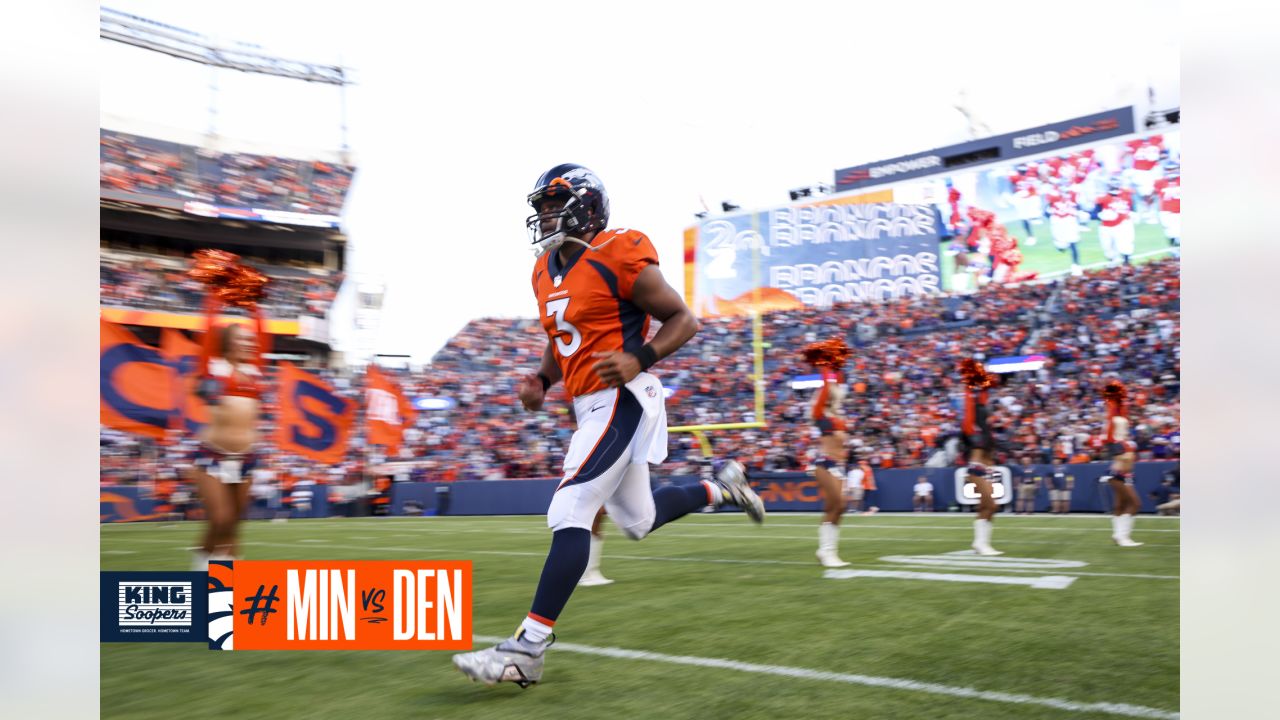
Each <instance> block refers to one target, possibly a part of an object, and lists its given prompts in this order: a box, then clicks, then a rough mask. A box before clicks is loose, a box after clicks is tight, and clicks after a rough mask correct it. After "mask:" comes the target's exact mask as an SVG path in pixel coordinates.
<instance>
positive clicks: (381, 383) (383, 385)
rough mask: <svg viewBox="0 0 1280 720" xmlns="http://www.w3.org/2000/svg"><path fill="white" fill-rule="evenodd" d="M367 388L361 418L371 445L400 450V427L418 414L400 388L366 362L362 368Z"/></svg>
mask: <svg viewBox="0 0 1280 720" xmlns="http://www.w3.org/2000/svg"><path fill="white" fill-rule="evenodd" d="M365 378H366V380H367V382H368V388H367V389H366V390H365V403H366V405H365V419H366V422H367V423H368V429H369V443H370V444H371V445H385V446H386V447H387V450H388V452H389V453H390V454H392V455H394V454H396V453H398V452H399V451H400V442H401V441H402V440H403V439H404V429H405V428H406V427H408V426H409V425H412V424H413V421H414V419H415V418H417V416H418V413H417V412H416V411H415V410H414V409H413V405H412V404H411V403H410V402H409V399H408V398H407V397H405V394H404V391H403V390H401V389H400V386H399V385H397V384H396V382H395V381H394V380H392V379H391V378H389V377H387V376H386V375H383V374H382V372H381V371H380V370H378V366H376V365H370V366H369V367H368V369H367V370H366V371H365Z"/></svg>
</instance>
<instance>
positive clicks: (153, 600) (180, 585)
mask: <svg viewBox="0 0 1280 720" xmlns="http://www.w3.org/2000/svg"><path fill="white" fill-rule="evenodd" d="M119 597H120V604H119V606H118V607H119V621H120V627H122V628H125V627H152V626H166V627H182V628H189V627H191V623H192V620H193V617H192V612H193V608H192V605H191V602H192V600H191V583H189V582H136V581H127V580H122V581H120V583H119Z"/></svg>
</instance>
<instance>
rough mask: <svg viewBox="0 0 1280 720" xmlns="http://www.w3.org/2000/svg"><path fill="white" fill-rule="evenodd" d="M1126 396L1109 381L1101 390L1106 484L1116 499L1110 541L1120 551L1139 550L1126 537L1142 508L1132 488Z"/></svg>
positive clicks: (1133, 451) (1131, 444)
mask: <svg viewBox="0 0 1280 720" xmlns="http://www.w3.org/2000/svg"><path fill="white" fill-rule="evenodd" d="M1128 396H1129V393H1128V390H1126V389H1125V386H1124V383H1122V382H1120V381H1119V380H1112V381H1111V382H1108V383H1107V384H1106V385H1105V386H1103V388H1102V398H1103V399H1104V400H1105V401H1106V403H1107V439H1106V448H1107V454H1108V455H1110V456H1111V474H1110V475H1109V476H1108V477H1107V484H1108V485H1110V486H1111V492H1112V494H1113V495H1114V496H1115V503H1114V504H1115V510H1114V514H1113V515H1112V516H1111V541H1112V542H1114V543H1115V544H1116V545H1119V546H1120V547H1138V546H1139V545H1141V544H1142V543H1140V542H1135V541H1134V540H1133V538H1131V537H1129V535H1130V533H1132V532H1133V516H1134V515H1135V514H1136V513H1137V512H1138V510H1139V508H1141V506H1142V505H1141V502H1140V501H1139V500H1138V491H1137V490H1135V489H1134V487H1133V461H1134V459H1135V457H1136V454H1137V446H1136V445H1135V444H1134V442H1133V441H1132V440H1130V439H1129V418H1127V417H1125V411H1126V408H1125V402H1126V400H1127V399H1128Z"/></svg>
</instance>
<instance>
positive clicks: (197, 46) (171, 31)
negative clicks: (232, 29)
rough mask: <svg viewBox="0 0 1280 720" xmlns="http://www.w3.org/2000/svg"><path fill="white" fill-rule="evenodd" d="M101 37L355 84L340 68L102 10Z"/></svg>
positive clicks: (204, 60)
mask: <svg viewBox="0 0 1280 720" xmlns="http://www.w3.org/2000/svg"><path fill="white" fill-rule="evenodd" d="M99 35H101V36H102V37H103V38H105V39H107V40H114V41H116V42H121V43H125V44H126V45H133V46H135V47H140V48H143V49H145V50H153V51H155V52H160V53H164V54H166V55H171V56H173V57H176V58H181V59H183V60H190V61H192V62H197V63H201V64H203V65H211V66H214V67H222V68H229V69H231V70H240V71H243V72H251V73H260V74H263V75H274V76H276V77H282V78H289V79H293V80H304V81H306V82H314V83H323V84H326V85H337V86H346V85H350V84H351V80H350V79H349V78H348V77H347V70H346V69H345V68H343V67H341V66H339V65H324V64H319V63H310V62H303V61H299V60H289V59H286V58H281V57H275V56H272V55H267V54H266V53H262V52H257V51H255V50H253V49H249V48H247V47H227V46H222V45H219V44H218V43H215V42H214V41H213V40H212V39H210V38H208V37H206V36H204V35H201V34H200V33H197V32H192V31H190V30H184V29H182V28H179V27H174V26H173V25H166V24H165V23H161V22H156V21H155V20H148V19H147V18H143V17H139V16H137V15H130V14H129V13H124V12H120V11H119V10H112V9H111V8H107V7H104V8H102V14H101V16H100V21H99Z"/></svg>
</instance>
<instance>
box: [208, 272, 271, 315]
mask: <svg viewBox="0 0 1280 720" xmlns="http://www.w3.org/2000/svg"><path fill="white" fill-rule="evenodd" d="M216 292H217V293H218V299H220V300H222V302H224V303H226V304H227V305H236V306H239V307H246V308H248V307H253V306H254V305H257V304H258V303H260V302H262V300H263V298H265V297H266V296H267V276H266V275H263V274H262V273H260V272H258V271H257V270H254V269H253V268H251V267H249V266H248V265H236V266H235V268H234V269H233V270H232V272H231V273H230V275H229V276H228V277H227V279H226V281H225V283H224V284H223V285H222V287H220V288H218V289H217V291H216Z"/></svg>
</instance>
